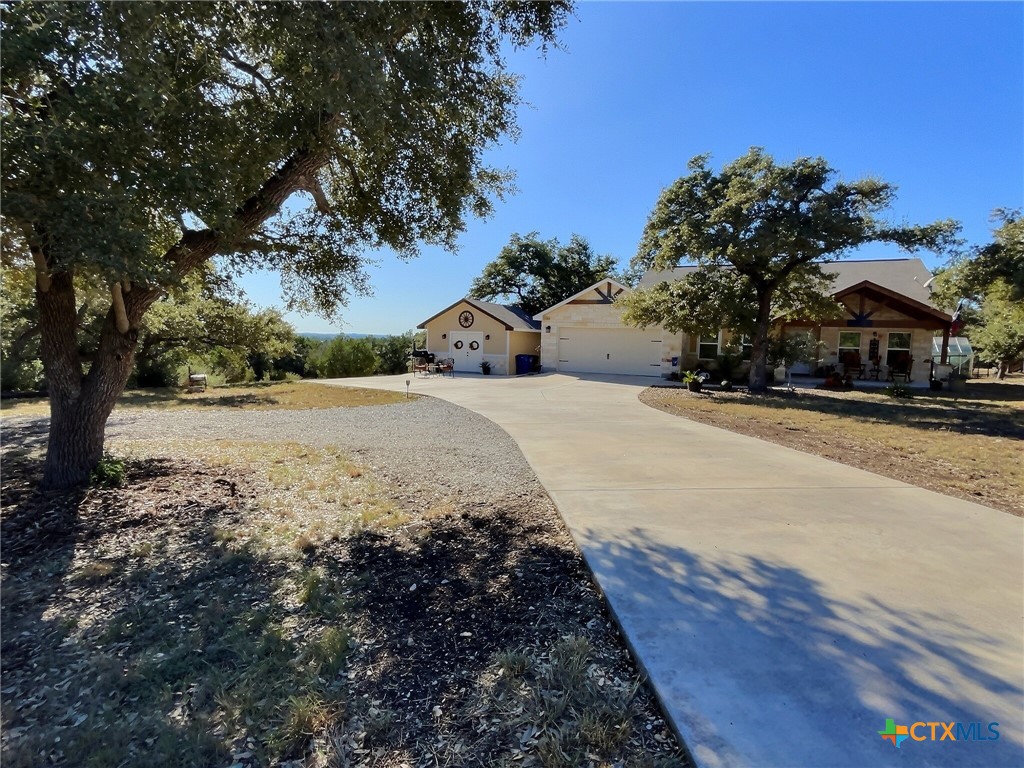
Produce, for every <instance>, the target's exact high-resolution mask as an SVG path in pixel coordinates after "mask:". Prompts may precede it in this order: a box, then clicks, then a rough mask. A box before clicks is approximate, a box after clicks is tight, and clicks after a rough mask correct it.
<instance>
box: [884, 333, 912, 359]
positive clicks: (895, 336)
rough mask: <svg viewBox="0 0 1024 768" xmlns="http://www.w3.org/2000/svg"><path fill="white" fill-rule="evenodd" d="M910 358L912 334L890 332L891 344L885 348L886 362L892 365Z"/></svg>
mask: <svg viewBox="0 0 1024 768" xmlns="http://www.w3.org/2000/svg"><path fill="white" fill-rule="evenodd" d="M909 359H910V334H909V333H890V334H889V344H888V346H887V347H886V350H885V364H886V365H892V364H893V363H894V362H901V361H906V360H909Z"/></svg>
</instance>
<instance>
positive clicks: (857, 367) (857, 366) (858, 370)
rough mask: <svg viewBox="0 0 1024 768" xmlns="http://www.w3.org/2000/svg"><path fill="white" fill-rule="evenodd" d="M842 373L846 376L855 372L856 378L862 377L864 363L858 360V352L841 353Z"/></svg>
mask: <svg viewBox="0 0 1024 768" xmlns="http://www.w3.org/2000/svg"><path fill="white" fill-rule="evenodd" d="M843 373H844V374H846V375H847V376H853V375H854V374H856V375H857V378H858V379H863V378H864V364H863V363H862V362H861V361H860V353H859V352H844V353H843Z"/></svg>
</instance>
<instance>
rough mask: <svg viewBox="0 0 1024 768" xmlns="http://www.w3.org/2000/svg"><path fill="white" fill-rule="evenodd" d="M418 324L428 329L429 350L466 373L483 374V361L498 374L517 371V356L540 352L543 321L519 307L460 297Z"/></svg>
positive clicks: (427, 345) (427, 344)
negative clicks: (450, 361)
mask: <svg viewBox="0 0 1024 768" xmlns="http://www.w3.org/2000/svg"><path fill="white" fill-rule="evenodd" d="M416 327H417V328H423V329H425V330H426V332H427V341H426V349H427V350H428V351H429V352H432V353H433V354H434V355H435V356H436V357H437V358H438V359H442V358H446V357H450V358H452V359H454V360H455V370H456V371H460V372H463V373H480V364H481V363H482V362H483V361H484V360H487V361H488V362H490V364H491V371H492V372H493V373H495V374H499V375H502V374H508V373H514V372H515V369H516V365H515V359H516V355H537V354H539V347H540V323H538V322H537V321H536V320H534V319H533V318H531V317H530V316H529V315H527V314H526V313H525V312H523V311H522V310H521V309H519V308H517V307H509V306H505V305H503V304H494V303H492V302H489V301H481V300H480V299H470V298H465V299H459V300H458V301H456V302H455V303H454V304H452V305H451V306H450V307H446V308H445V309H443V310H441V311H440V312H438V313H437V314H436V315H434V316H433V317H430V318H428V319H427V320H424V321H423V322H422V323H420V324H419V325H418V326H416Z"/></svg>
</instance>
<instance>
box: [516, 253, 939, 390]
mask: <svg viewBox="0 0 1024 768" xmlns="http://www.w3.org/2000/svg"><path fill="white" fill-rule="evenodd" d="M694 269H696V268H695V267H693V266H682V267H677V268H675V269H673V270H669V271H666V272H655V271H650V272H648V273H647V274H646V275H644V277H643V279H642V280H641V281H640V285H641V287H650V286H653V285H656V284H658V283H659V282H662V281H666V280H668V281H671V280H680V279H682V278H684V277H686V276H687V275H688V274H689V273H691V272H692V271H693V270H694ZM825 269H826V271H827V272H829V273H832V274H834V275H835V278H834V279H833V283H832V291H831V295H832V297H833V298H835V299H836V301H837V302H838V303H839V304H840V305H841V306H842V307H843V309H844V310H845V311H843V313H842V314H841V315H837V316H836V317H835V318H834V319H831V320H826V321H822V322H817V321H810V320H803V319H801V318H799V317H788V318H779V319H778V320H777V321H776V328H777V330H779V331H780V332H782V333H810V334H812V336H813V337H814V338H815V340H817V341H820V342H822V346H821V352H820V357H819V359H817V360H814V361H810V362H808V363H805V364H801V365H799V366H795V367H794V368H793V373H814V372H815V371H817V370H820V369H821V368H824V367H828V366H833V365H834V366H836V369H837V370H839V371H840V372H845V371H846V369H849V368H851V367H852V366H853V365H854V363H855V362H857V363H859V365H858V369H857V370H856V371H853V372H854V374H855V375H860V374H861V372H862V370H861V367H862V369H863V371H864V372H865V373H868V375H870V373H869V371H870V369H871V368H875V369H876V373H875V375H876V376H879V375H880V377H881V378H885V376H886V375H887V372H888V370H889V369H890V368H893V367H895V368H897V369H899V368H901V367H904V366H906V367H907V368H908V369H909V373H910V378H911V379H912V380H913V381H915V382H919V383H927V381H928V374H929V372H930V365H931V361H932V345H933V341H932V339H933V337H935V336H936V335H939V336H941V338H942V341H941V343H940V350H942V352H941V353H940V358H941V359H942V361H943V362H945V350H946V349H947V348H948V340H949V332H950V327H951V325H952V317H951V316H950V315H949V314H947V313H945V312H943V311H942V310H940V309H939V308H938V307H937V306H935V305H934V304H933V303H932V300H931V290H930V286H931V281H932V275H931V273H930V272H929V271H928V268H927V267H925V265H924V262H922V261H921V260H920V259H917V258H904V259H880V260H870V261H844V262H834V263H829V264H827V265H826V267H825ZM628 291H629V288H627V287H626V286H624V285H622V284H620V283H618V282H616V281H614V280H602V281H600V282H598V283H595V284H594V285H592V286H590V287H589V288H587V289H585V290H583V291H580V292H579V293H577V294H576V295H575V296H571V297H569V298H568V299H566V300H565V301H563V302H560V303H558V304H556V305H555V306H553V307H551V308H549V309H546V310H544V311H543V312H541V313H539V314H537V315H535V316H534V319H535V320H538V321H539V322H540V326H541V331H542V332H541V345H540V346H541V364H542V366H543V369H544V370H546V371H564V372H572V373H627V374H633V375H640V376H659V375H660V376H663V377H668V376H670V375H671V374H672V373H678V372H679V371H680V370H687V369H692V368H694V367H696V366H697V365H698V364H700V365H703V366H705V367H714V364H715V362H716V360H717V358H718V357H719V356H720V355H721V354H722V352H723V349H724V348H725V347H726V346H727V345H732V346H734V347H736V348H739V349H740V350H741V351H744V352H747V353H748V354H749V343H748V340H747V339H745V338H742V337H739V336H737V335H736V334H732V333H730V331H729V330H728V329H722V330H719V331H718V332H717V333H715V334H712V335H709V336H703V335H701V336H697V335H689V334H685V333H669V332H668V331H666V330H664V329H663V328H660V327H652V328H647V329H638V328H632V327H630V326H627V325H625V324H624V323H623V322H622V317H621V308H620V306H618V305H617V304H616V299H617V298H618V297H620V296H622V295H624V294H625V293H626V292H628ZM744 347H746V348H747V349H746V350H744Z"/></svg>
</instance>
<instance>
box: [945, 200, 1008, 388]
mask: <svg viewBox="0 0 1024 768" xmlns="http://www.w3.org/2000/svg"><path fill="white" fill-rule="evenodd" d="M994 218H995V219H996V220H997V221H999V222H1001V223H1000V225H999V226H998V227H997V228H996V229H995V231H994V232H993V241H992V242H991V243H989V244H988V245H984V246H979V247H976V248H973V249H971V250H970V251H969V252H968V253H966V254H961V255H960V256H958V257H956V258H954V259H952V260H951V263H950V265H949V266H948V267H947V268H946V269H944V270H943V271H942V272H940V273H939V274H938V275H937V277H936V280H935V291H934V293H933V296H934V297H935V299H936V301H938V302H939V303H940V304H941V305H944V306H946V307H947V308H948V309H953V308H954V307H957V306H959V307H960V319H961V321H962V322H963V323H964V325H965V330H964V332H965V333H966V335H967V337H968V338H969V339H970V340H971V345H972V346H973V347H974V349H975V351H976V352H977V353H978V354H979V355H980V356H981V358H982V359H987V360H991V361H992V362H994V363H996V364H997V365H998V367H999V374H1000V376H1002V375H1004V374H1005V372H1006V370H1007V368H1008V366H1009V364H1010V363H1012V362H1013V361H1015V360H1017V359H1019V358H1020V357H1021V356H1022V355H1024V218H1021V215H1020V211H1005V210H1001V211H996V212H995V215H994Z"/></svg>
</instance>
